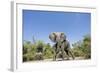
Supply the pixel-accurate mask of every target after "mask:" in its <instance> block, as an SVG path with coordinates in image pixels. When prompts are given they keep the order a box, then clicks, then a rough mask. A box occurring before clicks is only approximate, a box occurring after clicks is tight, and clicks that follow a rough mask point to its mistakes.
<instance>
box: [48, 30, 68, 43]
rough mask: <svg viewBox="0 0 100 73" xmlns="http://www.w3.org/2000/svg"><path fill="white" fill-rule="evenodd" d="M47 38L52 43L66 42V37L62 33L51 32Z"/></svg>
mask: <svg viewBox="0 0 100 73" xmlns="http://www.w3.org/2000/svg"><path fill="white" fill-rule="evenodd" d="M49 38H50V40H51V41H52V42H54V43H57V42H62V41H64V40H66V35H65V34H64V33H63V32H53V33H51V34H50V35H49Z"/></svg>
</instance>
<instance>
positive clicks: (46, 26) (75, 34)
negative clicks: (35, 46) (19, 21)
mask: <svg viewBox="0 0 100 73" xmlns="http://www.w3.org/2000/svg"><path fill="white" fill-rule="evenodd" d="M51 32H64V33H65V34H66V36H67V39H68V40H69V42H70V43H71V44H72V43H74V42H77V41H79V40H81V39H82V38H83V36H84V35H86V34H91V14H90V13H82V12H81V13H80V12H56V11H39V10H23V40H27V41H31V42H32V41H33V36H34V38H35V40H42V41H44V42H45V43H51V44H52V41H50V39H49V34H50V33H51Z"/></svg>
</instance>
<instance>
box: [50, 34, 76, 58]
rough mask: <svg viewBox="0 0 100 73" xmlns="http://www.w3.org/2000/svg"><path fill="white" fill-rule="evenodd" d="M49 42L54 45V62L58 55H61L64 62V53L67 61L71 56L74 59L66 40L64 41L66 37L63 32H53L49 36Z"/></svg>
mask: <svg viewBox="0 0 100 73" xmlns="http://www.w3.org/2000/svg"><path fill="white" fill-rule="evenodd" d="M49 38H50V40H51V41H53V42H54V43H55V44H54V45H53V49H54V57H53V60H56V58H57V56H58V54H59V53H60V54H61V55H62V59H63V60H64V53H66V56H67V59H69V56H70V55H71V57H72V59H74V55H73V54H72V52H71V49H70V44H69V42H68V40H66V35H65V34H64V33H63V32H53V33H51V34H50V35H49Z"/></svg>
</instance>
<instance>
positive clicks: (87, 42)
mask: <svg viewBox="0 0 100 73" xmlns="http://www.w3.org/2000/svg"><path fill="white" fill-rule="evenodd" d="M72 46H73V52H74V55H75V56H77V57H80V56H81V57H84V58H86V59H89V58H91V37H90V35H85V36H84V37H83V39H82V40H80V41H78V42H76V43H74V44H73V45H72Z"/></svg>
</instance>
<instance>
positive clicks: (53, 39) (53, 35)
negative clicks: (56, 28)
mask: <svg viewBox="0 0 100 73" xmlns="http://www.w3.org/2000/svg"><path fill="white" fill-rule="evenodd" d="M49 38H50V40H51V41H53V42H56V34H55V33H51V34H50V35H49Z"/></svg>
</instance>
